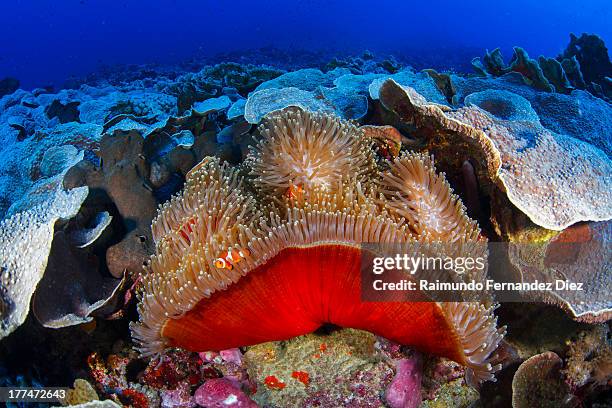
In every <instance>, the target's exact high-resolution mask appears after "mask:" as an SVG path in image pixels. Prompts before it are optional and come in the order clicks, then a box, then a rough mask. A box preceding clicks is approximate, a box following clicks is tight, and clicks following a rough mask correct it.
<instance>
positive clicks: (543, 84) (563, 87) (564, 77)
mask: <svg viewBox="0 0 612 408" xmlns="http://www.w3.org/2000/svg"><path fill="white" fill-rule="evenodd" d="M472 66H473V68H474V70H475V71H476V72H477V73H479V74H480V75H482V76H488V75H492V76H502V75H506V74H508V73H511V72H515V73H518V74H520V78H521V79H522V80H523V81H524V82H525V83H526V84H527V85H529V86H532V87H534V88H536V89H538V90H541V91H545V92H560V93H570V92H571V91H572V90H574V89H586V90H588V91H589V92H591V93H592V94H593V95H596V96H600V97H603V98H606V99H608V100H609V99H610V97H612V82H611V79H610V78H612V62H610V57H609V56H608V49H607V48H606V45H605V44H604V42H603V40H602V39H601V38H599V37H598V36H596V35H594V34H586V33H583V34H582V35H581V36H580V37H577V36H576V35H574V34H570V43H569V44H568V46H567V48H566V49H565V51H564V52H563V53H562V54H560V55H559V56H558V57H557V58H556V59H555V58H546V57H544V56H540V57H539V58H538V60H537V61H536V60H534V59H531V58H529V55H528V54H527V52H526V51H525V50H524V49H522V48H521V47H514V55H513V56H512V58H511V60H510V63H509V64H508V65H506V64H505V63H504V59H503V56H502V54H501V51H500V49H499V48H496V49H495V50H493V51H492V52H489V51H487V52H486V54H485V55H484V57H483V59H482V61H481V59H480V58H474V59H473V60H472Z"/></svg>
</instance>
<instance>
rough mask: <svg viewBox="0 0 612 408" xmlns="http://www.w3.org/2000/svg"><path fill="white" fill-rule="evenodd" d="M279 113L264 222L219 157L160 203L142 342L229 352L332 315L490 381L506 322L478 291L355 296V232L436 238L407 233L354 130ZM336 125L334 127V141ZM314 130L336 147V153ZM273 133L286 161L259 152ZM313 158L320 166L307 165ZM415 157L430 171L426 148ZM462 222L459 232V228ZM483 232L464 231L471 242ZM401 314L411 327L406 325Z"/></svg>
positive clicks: (377, 238) (261, 167)
mask: <svg viewBox="0 0 612 408" xmlns="http://www.w3.org/2000/svg"><path fill="white" fill-rule="evenodd" d="M283 115H284V116H277V115H274V116H272V117H271V120H272V123H278V125H276V127H275V128H274V131H271V132H266V133H264V140H263V141H262V143H261V144H260V145H259V149H255V150H253V152H252V153H251V157H250V158H249V159H248V162H249V163H255V165H254V166H253V169H254V173H255V175H256V179H255V181H254V184H255V185H256V186H257V188H258V189H260V190H261V191H263V192H265V193H266V194H270V195H273V196H275V198H276V199H277V200H276V204H275V206H266V208H267V210H268V211H270V216H269V218H268V219H266V218H264V217H262V215H261V214H262V211H261V210H259V209H258V207H260V205H261V204H258V203H257V199H256V198H255V197H254V196H253V195H252V194H251V193H250V192H249V190H248V189H247V186H246V185H245V182H244V181H242V180H241V179H240V178H239V177H238V174H237V173H236V171H235V170H234V169H231V168H230V167H229V166H228V165H221V164H220V163H219V161H218V160H215V159H207V160H205V161H204V162H203V163H201V164H200V165H199V166H198V167H197V168H196V169H194V170H193V171H192V172H191V173H190V175H189V176H188V179H187V183H186V187H185V190H184V192H183V194H182V195H179V196H177V197H175V198H174V199H173V200H172V201H171V202H169V203H167V204H166V205H164V206H163V207H162V209H161V211H160V214H159V215H158V217H157V218H156V220H155V221H154V224H153V231H154V237H155V241H156V254H155V255H154V256H153V257H152V258H151V261H150V266H149V267H148V269H147V273H146V274H145V275H144V276H143V285H142V291H141V293H140V294H139V299H140V303H139V306H138V309H139V313H140V319H141V320H140V322H137V323H135V324H133V325H132V331H133V336H134V339H135V340H136V342H137V343H138V344H139V349H140V351H141V352H142V353H143V354H154V353H157V352H159V351H161V350H162V349H164V348H166V347H169V346H175V347H183V348H187V349H190V350H199V351H201V350H223V349H227V348H231V347H237V346H245V345H250V344H257V343H261V342H263V341H270V340H283V339H288V338H291V337H295V336H298V335H302V334H305V333H309V332H311V331H314V330H316V329H317V328H318V327H319V326H321V325H323V324H324V323H332V324H336V325H339V326H342V327H353V328H358V329H363V330H368V331H371V332H374V333H377V334H380V335H382V336H384V337H387V338H389V339H391V340H393V341H396V342H398V343H402V344H409V345H413V346H415V348H418V349H420V350H423V351H426V352H432V353H437V354H441V355H445V356H447V357H449V358H452V359H455V360H456V361H458V362H460V363H462V364H464V365H466V366H468V367H469V375H468V377H469V378H470V380H474V381H483V380H488V379H493V378H494V377H493V373H494V372H495V370H496V369H497V367H496V366H491V364H490V363H489V358H490V356H491V354H492V353H493V351H494V350H495V348H496V347H497V344H498V343H499V341H500V340H501V338H502V336H503V333H504V330H503V329H497V328H496V321H495V318H494V317H493V314H492V309H491V308H489V307H486V306H485V305H481V304H479V303H477V302H462V303H453V302H450V303H435V302H423V303H418V302H417V303H411V302H364V301H363V300H362V299H361V290H360V285H359V284H357V283H356V282H358V281H359V280H358V279H357V278H358V277H359V276H360V274H361V271H360V270H361V267H360V263H361V256H362V255H363V254H365V253H364V252H363V250H362V249H361V248H360V244H361V243H364V242H375V243H382V244H384V243H399V244H401V245H410V244H414V243H419V242H422V243H425V242H428V239H429V238H427V237H429V235H428V234H427V233H424V234H422V236H420V237H415V236H413V234H411V233H410V230H409V225H407V224H408V223H404V224H406V225H400V222H401V221H400V222H396V221H395V220H394V219H393V218H392V217H390V216H389V215H388V212H387V210H386V209H385V206H384V205H381V203H379V202H377V201H376V200H375V197H376V194H375V190H376V186H375V184H373V183H371V182H370V183H368V182H367V180H365V175H366V174H369V173H370V172H375V171H376V168H375V167H374V166H373V164H372V161H371V159H370V157H371V155H372V152H367V151H366V150H365V146H367V145H363V144H361V142H359V139H356V140H353V139H352V138H354V137H355V136H354V133H352V128H351V126H350V125H348V124H345V123H341V122H338V121H337V120H334V119H332V118H327V117H320V116H316V115H312V114H307V113H300V114H296V113H293V112H285V113H284V114H283ZM338 129H339V130H340V131H339V132H338ZM275 132H282V133H280V135H279V136H277V135H276V133H275ZM330 134H331V135H336V134H338V135H337V139H338V140H339V141H340V143H338V142H337V141H335V140H332V139H331V137H330ZM285 138H286V139H285ZM292 138H295V139H293V140H294V142H293V145H291V144H289V141H290V140H292ZM318 138H321V139H322V140H324V141H326V143H327V144H328V145H331V146H328V148H330V150H331V152H333V155H332V154H331V153H330V151H326V150H325V148H324V146H325V144H324V143H321V142H319V141H318V140H317V139H318ZM277 143H278V144H280V146H281V147H279V148H280V149H281V150H282V149H285V151H286V152H287V153H291V155H292V156H291V157H288V158H287V159H288V160H289V162H290V163H293V165H292V166H286V165H285V163H281V162H278V165H277V166H269V165H267V163H265V162H264V158H268V157H269V160H278V159H277V158H276V157H274V156H271V155H270V156H266V155H267V154H268V153H267V152H268V151H271V150H273V149H275V148H276V147H275V146H271V145H275V144H277ZM290 146H292V148H293V150H291V151H290V150H289V147H290ZM336 146H337V147H336ZM339 148H342V149H344V150H338V149H339ZM331 157H336V160H335V161H334V160H331ZM311 160H312V162H311ZM317 160H318V161H320V163H319V167H317V168H316V169H314V168H312V167H310V166H311V165H312V163H314V162H316V161H317ZM396 165H398V164H396ZM415 165H419V166H420V167H421V168H423V169H428V167H427V165H426V164H425V163H424V162H422V159H419V158H416V159H415ZM309 169H311V170H312V171H310V170H309ZM344 172H351V173H352V174H349V176H353V177H352V179H351V178H349V179H347V180H346V182H343V184H341V183H338V181H337V180H336V179H334V178H333V177H336V176H337V177H340V176H343V175H344V174H343V173H344ZM375 174H376V173H374V175H375ZM418 174H419V173H416V174H414V175H412V174H410V173H409V172H401V173H400V174H399V177H400V179H402V178H403V180H401V181H402V184H403V185H406V186H408V187H407V188H410V186H411V185H413V181H412V180H410V178H411V177H415V176H417V177H418ZM319 175H320V176H319ZM359 180H362V181H363V183H364V185H363V186H362V183H361V182H360V181H359ZM417 180H418V178H417ZM300 184H301V187H302V191H301V192H300V190H296V188H297V187H298V186H300ZM416 185H419V184H418V183H417V184H416ZM432 187H433V186H432ZM448 189H449V187H448V186H447V185H446V184H444V183H437V184H436V186H435V187H433V189H432V191H431V194H433V195H438V194H439V195H440V197H450V192H448V191H445V190H448ZM287 193H289V194H287ZM283 197H285V198H284V199H283ZM450 202H452V203H455V204H454V205H455V208H456V209H458V208H460V207H459V206H457V204H456V201H452V200H451V201H450ZM448 203H449V201H448V200H444V199H442V200H441V202H440V204H442V205H444V206H446V205H447V204H448ZM432 204H433V203H432ZM277 206H280V207H281V208H277ZM441 214H446V213H445V211H444V210H443V211H442V212H441ZM466 225H472V227H471V228H470V231H476V230H475V229H474V227H473V224H470V223H468V224H466ZM423 228H424V229H425V228H428V227H427V226H425V225H424V226H423ZM456 233H458V235H460V236H462V232H461V230H460V228H457V231H456ZM476 235H478V234H477V233H472V232H469V233H468V234H467V235H465V236H462V238H461V239H463V240H464V241H466V242H469V241H470V240H473V238H474V236H476ZM403 248H404V249H405V250H407V249H406V248H405V247H403ZM366 255H367V254H366ZM322 265H324V266H325V267H322ZM287 270H291V271H292V273H291V274H287V272H286V271H287ZM330 274H333V278H331V275H330ZM356 279H357V280H356ZM296 311H299V313H296ZM255 316H256V317H255ZM396 319H399V320H401V321H402V322H406V324H405V325H401V326H398V325H397V324H395V323H394V322H395V320H396ZM254 321H257V324H256V325H253V322H254ZM412 323H414V324H415V325H414V326H413V324H412ZM448 333H453V334H452V335H449V334H448Z"/></svg>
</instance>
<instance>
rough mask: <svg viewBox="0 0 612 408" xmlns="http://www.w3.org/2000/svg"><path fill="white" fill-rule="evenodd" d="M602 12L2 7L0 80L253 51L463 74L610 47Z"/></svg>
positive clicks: (592, 8) (38, 81)
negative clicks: (496, 54)
mask: <svg viewBox="0 0 612 408" xmlns="http://www.w3.org/2000/svg"><path fill="white" fill-rule="evenodd" d="M611 13H612V11H611V10H610V7H609V2H608V1H606V0H589V1H556V0H547V1H537V2H534V1H529V0H514V1H502V2H491V1H481V0H472V1H452V0H441V1H436V2H435V3H434V4H432V3H430V2H427V1H390V0H383V1H377V2H371V1H362V0H354V1H349V0H337V1H325V0H308V1H307V0H297V1H282V0H263V1H249V0H233V1H231V3H228V2H225V1H210V0H205V1H198V0H154V1H152V0H131V1H112V2H109V1H104V0H64V1H61V2H57V1H47V0H8V1H5V2H3V4H2V13H0V38H1V39H2V52H1V53H0V77H6V76H10V77H15V78H18V79H19V80H20V81H21V83H22V86H23V87H25V88H26V89H30V88H32V87H44V86H49V85H54V86H56V87H57V86H61V85H63V83H64V82H65V80H66V79H67V78H69V77H70V76H78V77H80V76H84V75H86V74H88V73H90V72H92V71H94V70H96V69H97V68H99V67H101V66H109V65H115V64H143V63H162V64H168V63H178V62H183V61H185V60H188V59H191V58H195V57H211V56H214V55H216V54H219V53H228V52H236V51H244V50H253V49H258V48H262V47H273V48H280V49H284V50H292V51H295V52H297V51H309V52H326V53H328V55H329V54H333V53H336V54H338V53H339V54H341V55H344V54H348V53H350V54H355V53H360V52H362V51H363V50H366V49H368V50H370V51H372V52H374V53H378V54H393V55H394V56H395V57H396V58H402V57H406V58H407V60H408V62H409V63H410V64H411V65H413V66H415V67H416V68H426V67H430V68H438V67H440V66H441V65H443V64H444V63H446V67H445V68H456V69H466V66H465V64H462V63H461V62H460V61H461V60H463V61H468V60H469V59H468V58H466V57H467V56H469V55H480V54H481V53H482V52H483V51H484V50H485V49H489V50H492V49H494V48H496V47H501V49H502V51H503V52H504V54H505V55H507V56H508V57H509V56H510V54H511V47H512V46H514V45H519V44H520V45H521V46H522V47H523V48H525V49H526V50H527V52H529V53H530V54H531V55H533V56H538V55H547V56H548V55H557V54H558V53H560V52H561V51H562V50H563V48H564V47H565V45H566V43H567V36H568V33H570V32H574V33H576V34H579V33H582V32H589V33H597V34H598V35H599V36H600V37H602V38H603V40H604V41H605V42H606V43H609V42H610V40H611V38H612V24H610V21H611V20H612V14H611ZM262 62H263V61H262ZM468 62H469V61H468ZM449 63H450V64H449ZM438 64H440V65H439V66H438ZM449 65H450V66H449Z"/></svg>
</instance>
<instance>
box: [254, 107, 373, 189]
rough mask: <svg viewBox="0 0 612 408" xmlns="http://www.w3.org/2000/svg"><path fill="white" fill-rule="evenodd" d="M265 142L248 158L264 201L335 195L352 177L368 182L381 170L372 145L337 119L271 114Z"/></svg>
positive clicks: (264, 130) (266, 122) (295, 111)
mask: <svg viewBox="0 0 612 408" xmlns="http://www.w3.org/2000/svg"><path fill="white" fill-rule="evenodd" d="M259 134H260V135H261V136H262V137H263V138H262V139H261V140H259V142H258V143H257V144H256V145H255V146H253V147H252V150H251V152H250V154H249V156H248V158H247V165H248V166H250V167H251V174H252V175H253V176H254V177H255V180H254V184H255V186H256V187H257V188H258V190H259V191H260V193H261V194H262V196H263V197H269V198H272V199H274V198H276V199H279V198H282V197H283V196H286V195H289V196H291V197H295V196H299V195H302V194H303V193H306V194H308V193H309V192H311V191H313V190H315V189H316V190H322V191H325V192H328V193H333V192H335V191H337V190H338V187H339V185H340V183H341V180H343V179H346V177H347V176H349V175H350V177H352V178H353V179H354V180H355V181H357V182H363V181H366V180H367V179H368V175H369V174H372V173H373V172H374V171H375V170H376V163H375V161H374V152H373V151H372V147H371V146H372V141H371V140H370V139H369V138H366V137H365V136H364V132H363V131H362V130H360V129H359V128H357V127H356V126H355V125H353V124H352V123H350V122H347V121H343V120H341V119H339V118H338V117H336V116H332V115H327V114H322V113H310V112H308V111H303V110H301V109H288V110H285V111H277V112H273V113H271V114H269V115H268V116H266V117H265V118H264V120H263V123H262V124H261V125H260V126H259Z"/></svg>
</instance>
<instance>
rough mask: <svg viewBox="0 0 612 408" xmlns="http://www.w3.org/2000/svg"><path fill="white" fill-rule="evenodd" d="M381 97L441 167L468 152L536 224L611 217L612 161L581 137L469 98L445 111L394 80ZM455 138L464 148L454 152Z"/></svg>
mask: <svg viewBox="0 0 612 408" xmlns="http://www.w3.org/2000/svg"><path fill="white" fill-rule="evenodd" d="M517 99H520V97H519V96H518V95H517V96H515V98H513V99H512V100H507V101H506V102H507V103H509V104H510V103H512V101H513V100H517ZM381 102H382V104H383V105H384V106H385V107H386V108H387V109H389V110H391V111H393V112H395V113H396V114H397V115H399V116H400V118H402V119H403V120H404V121H406V122H409V123H411V124H413V125H414V126H415V127H416V128H417V130H418V131H419V132H421V133H422V134H424V135H425V137H426V140H427V146H428V147H429V148H430V149H431V150H433V151H434V153H435V154H437V156H438V157H443V158H444V160H446V161H447V162H450V164H449V163H447V168H455V169H459V168H460V167H461V165H462V163H463V162H464V161H465V156H466V155H467V156H471V158H472V160H473V161H474V164H475V165H476V168H475V170H476V172H477V174H479V180H478V181H479V182H480V184H481V185H482V186H483V188H484V189H488V190H489V192H490V191H491V190H493V189H497V190H498V191H500V192H502V193H505V195H507V197H508V198H509V200H510V201H511V202H512V203H513V204H514V205H515V206H516V207H517V208H519V209H520V210H521V211H523V212H524V213H525V214H526V215H527V216H528V217H529V218H530V219H531V220H532V221H533V222H535V223H536V224H538V225H541V226H543V227H545V228H548V229H553V230H561V229H563V228H565V227H567V226H569V225H571V224H574V223H576V222H578V221H589V220H592V221H600V220H607V219H610V218H611V217H612V187H611V183H612V180H611V179H610V178H609V177H607V176H606V174H609V173H610V172H611V171H612V162H610V160H609V158H608V157H607V156H606V155H605V154H604V153H603V152H601V151H600V150H598V149H597V148H595V147H593V146H592V145H590V144H588V143H585V142H582V141H580V140H577V139H574V138H572V137H569V136H565V135H559V134H555V133H553V132H550V131H549V130H547V129H545V128H543V127H542V126H541V125H540V124H539V123H538V122H532V121H526V120H520V121H514V120H504V119H500V118H496V117H495V116H493V115H490V114H489V113H487V112H485V111H484V110H482V109H480V108H478V107H475V106H468V107H463V108H460V109H457V110H455V111H449V110H448V109H443V108H441V107H440V106H439V105H436V104H433V103H429V102H427V101H426V100H425V99H424V98H423V97H422V96H421V95H419V94H418V93H416V92H415V91H414V90H413V89H411V88H403V87H401V86H400V85H398V84H397V83H396V82H395V81H393V80H388V81H386V82H385V83H384V85H383V87H382V88H381ZM525 104H528V102H527V101H524V103H523V104H521V106H526V105H525ZM517 110H518V111H520V110H524V108H522V107H517ZM522 115H523V117H525V115H526V117H533V115H534V114H533V113H532V114H528V113H527V114H525V113H523V114H522ZM457 146H462V147H463V148H464V149H466V150H467V151H465V152H461V151H459V152H458V149H457ZM468 158H469V157H468ZM595 191H597V193H596V194H594V192H595Z"/></svg>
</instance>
